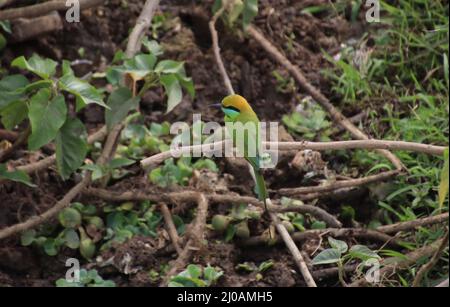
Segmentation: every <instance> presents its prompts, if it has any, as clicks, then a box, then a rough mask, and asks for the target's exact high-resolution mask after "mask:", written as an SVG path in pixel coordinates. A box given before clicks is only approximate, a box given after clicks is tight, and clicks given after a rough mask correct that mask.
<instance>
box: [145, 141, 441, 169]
mask: <svg viewBox="0 0 450 307" xmlns="http://www.w3.org/2000/svg"><path fill="white" fill-rule="evenodd" d="M224 144H225V145H230V144H231V142H230V140H226V141H218V142H215V143H207V144H202V145H191V146H184V147H180V148H177V149H174V150H168V151H164V152H161V153H159V154H156V155H153V156H151V157H148V158H145V159H143V160H141V167H143V168H148V167H154V166H155V165H158V164H160V163H162V162H164V160H167V159H169V158H171V157H173V155H174V153H177V154H180V155H181V154H183V155H184V154H191V153H192V152H197V151H201V152H202V153H203V154H211V153H213V152H216V151H217V148H221V149H222V148H223V145H224ZM262 146H263V148H277V149H278V150H305V149H311V150H316V151H324V150H342V149H381V148H382V149H391V150H407V151H415V152H422V153H427V154H430V155H438V156H441V155H443V154H444V151H445V149H446V147H444V146H434V145H428V144H420V143H413V142H404V141H385V140H374V139H371V140H353V141H335V142H306V141H304V142H262Z"/></svg>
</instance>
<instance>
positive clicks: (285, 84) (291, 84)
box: [272, 70, 296, 94]
mask: <svg viewBox="0 0 450 307" xmlns="http://www.w3.org/2000/svg"><path fill="white" fill-rule="evenodd" d="M272 76H274V77H275V80H276V81H277V85H276V90H277V91H278V92H280V93H284V94H289V93H295V92H296V86H295V81H294V79H293V78H292V77H285V76H283V75H282V74H281V73H280V72H278V71H277V70H274V71H272Z"/></svg>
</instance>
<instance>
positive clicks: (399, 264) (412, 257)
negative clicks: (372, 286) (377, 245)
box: [349, 239, 444, 287]
mask: <svg viewBox="0 0 450 307" xmlns="http://www.w3.org/2000/svg"><path fill="white" fill-rule="evenodd" d="M443 241H444V240H442V239H440V240H437V241H435V242H433V243H431V244H429V245H426V246H423V247H421V248H419V249H416V250H414V251H412V252H410V253H408V254H406V255H405V257H404V258H403V257H402V258H397V257H391V258H386V259H384V260H383V263H387V265H386V266H384V267H383V268H382V269H381V270H380V277H381V278H383V277H389V276H390V275H392V274H394V273H395V272H397V271H398V270H404V269H408V268H409V267H410V266H411V265H414V264H415V263H416V262H417V261H419V260H420V259H421V258H423V257H429V256H431V255H433V254H434V253H435V252H436V250H437V249H438V248H439V246H440V245H441V244H442V242H443ZM368 284H369V282H368V281H367V280H366V278H364V277H363V278H360V279H358V280H356V281H354V282H353V283H351V284H350V285H349V286H350V287H362V286H365V285H368Z"/></svg>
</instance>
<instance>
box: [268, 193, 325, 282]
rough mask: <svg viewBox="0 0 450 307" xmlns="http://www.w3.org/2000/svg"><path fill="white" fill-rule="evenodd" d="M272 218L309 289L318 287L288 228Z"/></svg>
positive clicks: (272, 214)
mask: <svg viewBox="0 0 450 307" xmlns="http://www.w3.org/2000/svg"><path fill="white" fill-rule="evenodd" d="M268 200H269V199H268ZM269 201H270V200H269ZM270 218H271V219H272V222H273V223H274V224H275V228H276V229H277V231H278V233H279V234H280V236H281V239H282V240H283V242H284V244H285V245H286V247H287V248H288V249H289V251H290V252H291V254H292V257H293V258H294V261H295V264H296V265H297V267H298V269H299V270H300V273H301V274H302V276H303V278H304V279H305V282H306V284H307V285H308V287H317V284H316V282H315V281H314V278H313V277H312V275H311V272H310V271H309V269H308V266H307V265H306V262H305V259H304V258H303V256H302V253H301V252H300V250H299V249H298V247H297V245H295V242H294V240H293V238H292V237H291V235H290V234H289V232H288V231H287V230H286V227H284V225H283V224H281V223H280V221H279V219H278V217H277V216H276V215H275V214H274V213H270Z"/></svg>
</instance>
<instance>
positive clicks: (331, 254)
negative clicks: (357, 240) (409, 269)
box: [312, 237, 381, 265]
mask: <svg viewBox="0 0 450 307" xmlns="http://www.w3.org/2000/svg"><path fill="white" fill-rule="evenodd" d="M328 243H329V244H330V246H331V248H327V249H324V250H323V251H321V252H320V253H319V254H317V255H316V256H315V257H314V259H313V260H312V264H313V265H319V264H332V263H340V264H342V263H343V262H345V261H350V260H354V259H359V260H362V261H366V260H368V259H372V258H373V259H378V260H379V259H381V257H380V256H378V254H377V253H376V252H374V251H372V250H371V249H369V248H368V247H367V246H364V245H353V246H352V247H351V248H350V249H348V245H347V243H346V242H344V241H341V240H336V239H334V238H332V237H328ZM347 251H348V253H347Z"/></svg>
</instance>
